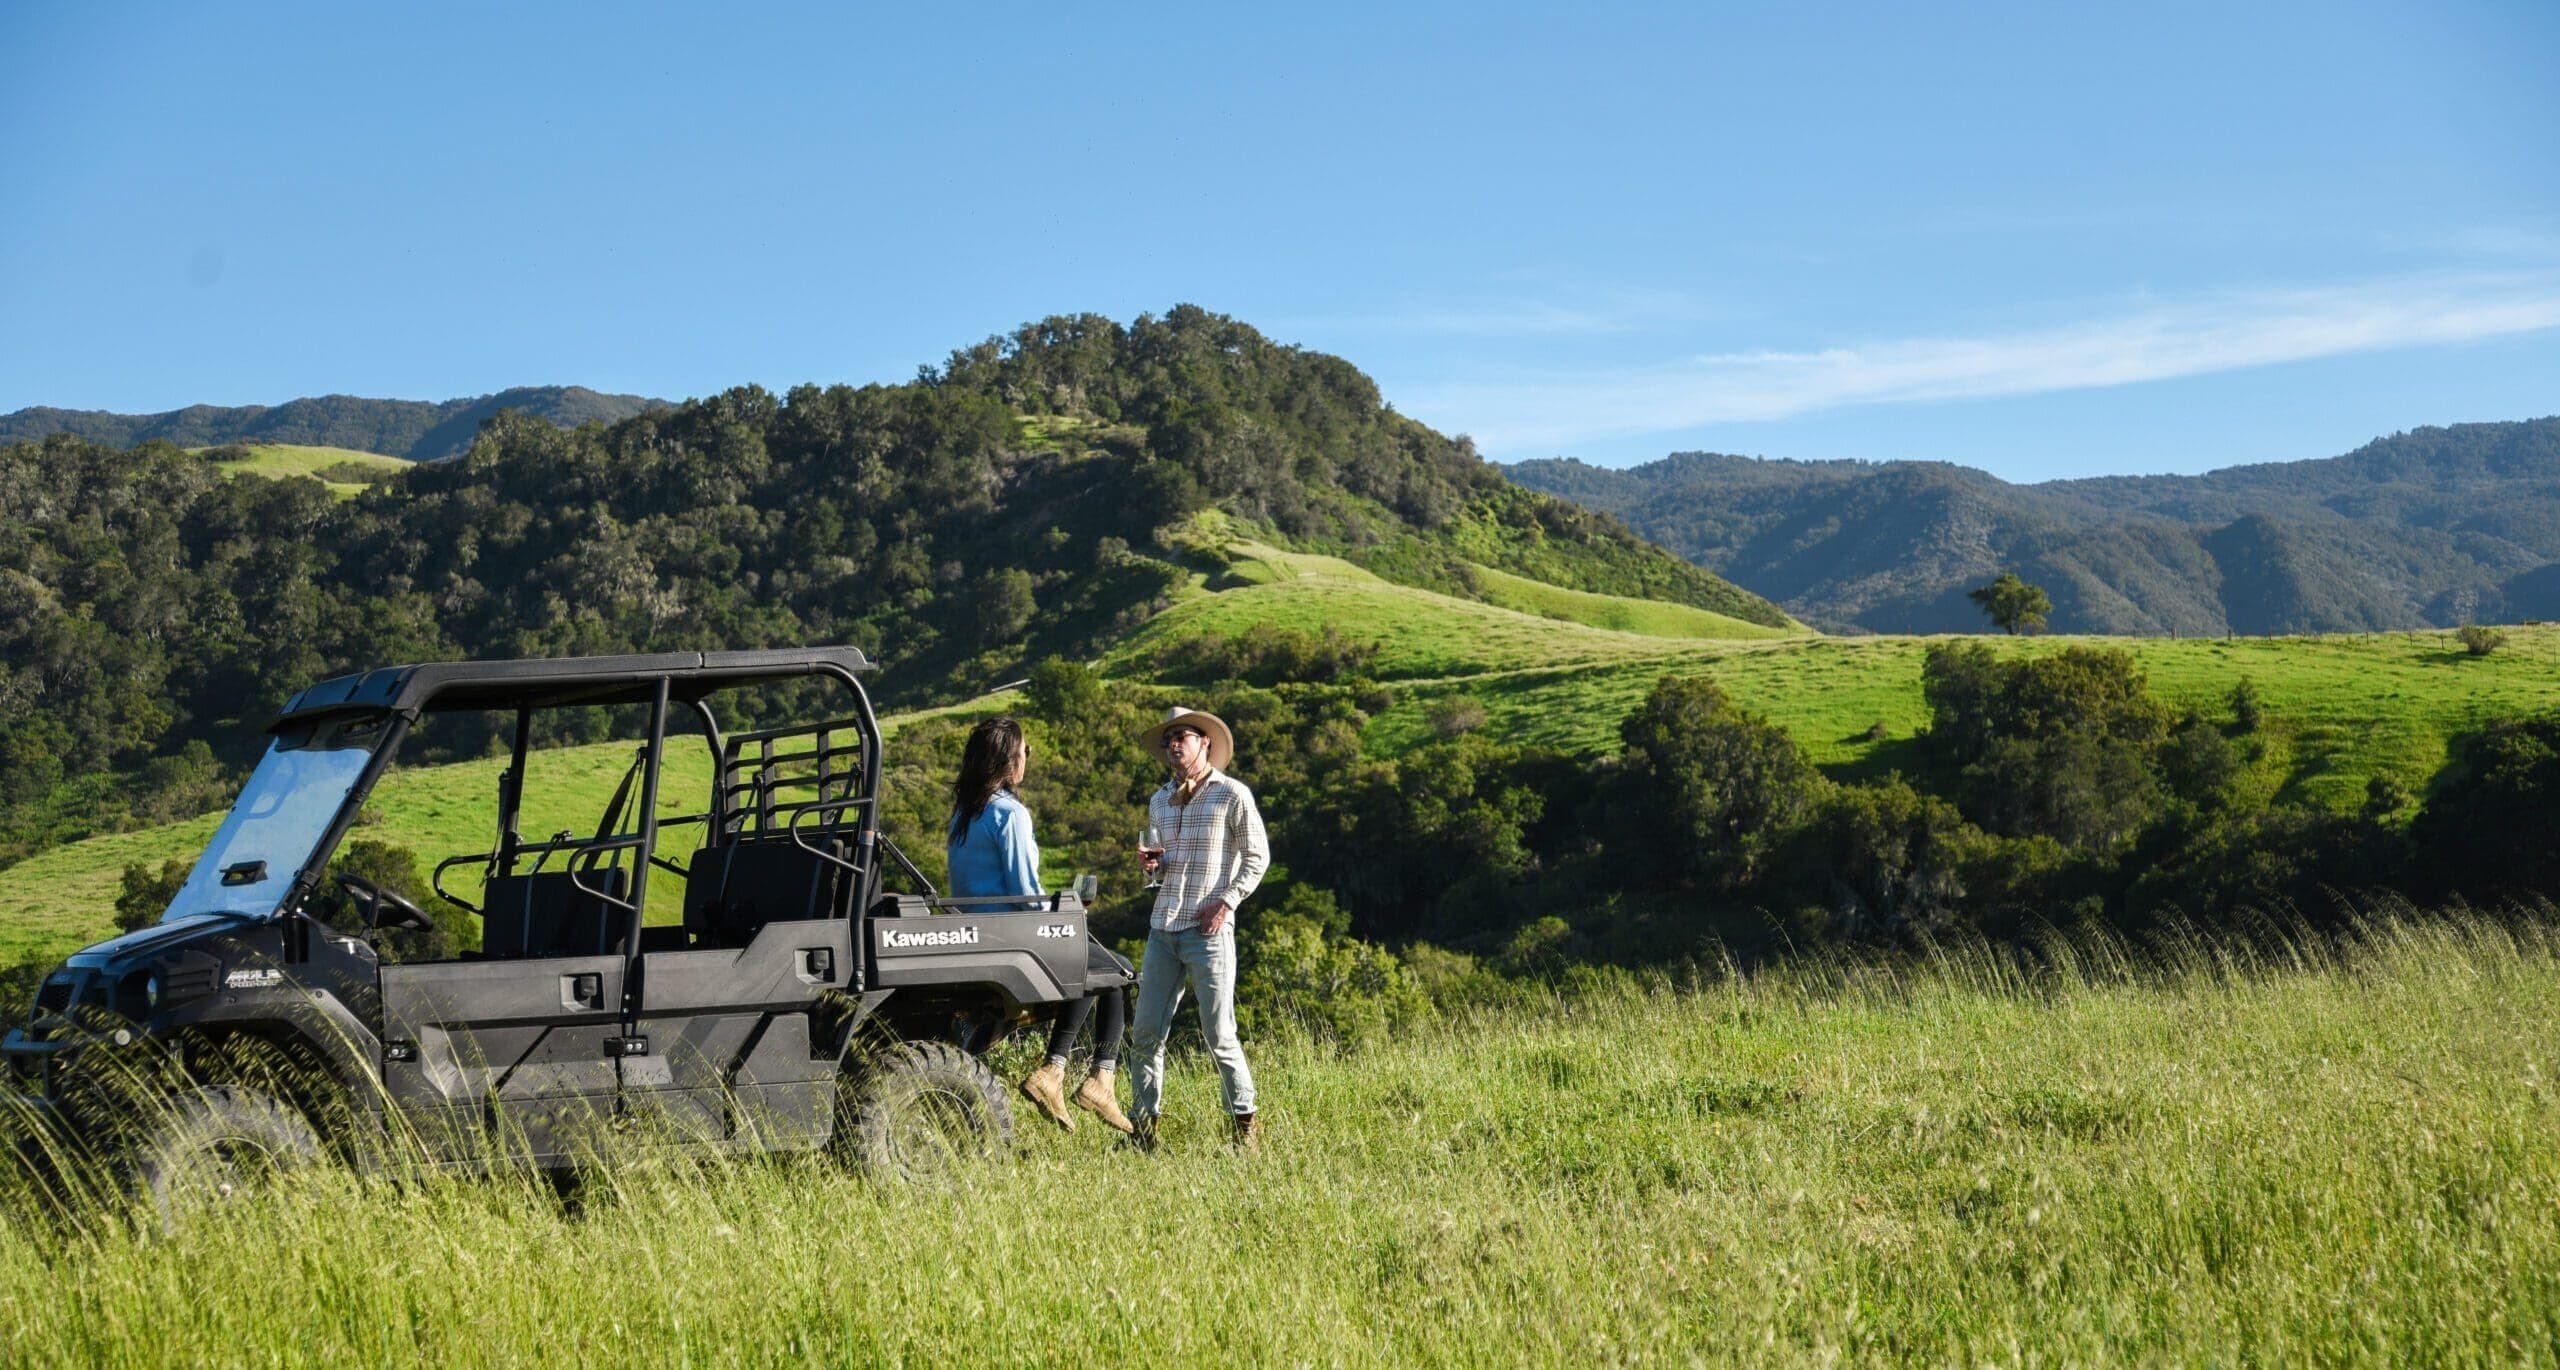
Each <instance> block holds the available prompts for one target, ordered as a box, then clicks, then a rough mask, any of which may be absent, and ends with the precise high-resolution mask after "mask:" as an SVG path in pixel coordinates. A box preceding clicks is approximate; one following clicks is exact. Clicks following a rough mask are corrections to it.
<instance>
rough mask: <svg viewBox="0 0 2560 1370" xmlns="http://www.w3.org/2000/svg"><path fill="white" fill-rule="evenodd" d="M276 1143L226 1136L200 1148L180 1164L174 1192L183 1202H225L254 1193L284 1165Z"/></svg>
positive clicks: (174, 1196) (176, 1197)
mask: <svg viewBox="0 0 2560 1370" xmlns="http://www.w3.org/2000/svg"><path fill="white" fill-rule="evenodd" d="M281 1168H282V1166H281V1163H280V1161H279V1158H278V1156H277V1154H276V1151H275V1149H274V1148H273V1147H270V1146H268V1145H266V1144H265V1143H263V1142H259V1141H255V1140H252V1139H250V1138H247V1137H226V1138H224V1139H222V1140H220V1141H217V1142H212V1143H209V1144H207V1145H205V1146H203V1147H201V1148H198V1149H197V1151H196V1152H195V1154H193V1155H192V1156H189V1157H188V1158H187V1163H186V1164H185V1165H183V1166H180V1167H179V1168H178V1173H177V1175H176V1177H175V1178H176V1181H177V1183H176V1184H174V1185H173V1186H172V1189H173V1190H174V1191H175V1192H174V1193H173V1195H172V1197H173V1198H175V1199H177V1200H178V1201H180V1202H181V1203H190V1204H224V1203H231V1202H233V1201H235V1200H237V1199H239V1198H241V1197H242V1196H243V1195H246V1194H249V1193H253V1192H255V1191H256V1190H257V1189H258V1188H260V1187H261V1186H262V1185H264V1184H265V1183H266V1181H268V1180H269V1179H271V1178H273V1177H274V1175H275V1173H276V1171H278V1170H279V1169H281Z"/></svg>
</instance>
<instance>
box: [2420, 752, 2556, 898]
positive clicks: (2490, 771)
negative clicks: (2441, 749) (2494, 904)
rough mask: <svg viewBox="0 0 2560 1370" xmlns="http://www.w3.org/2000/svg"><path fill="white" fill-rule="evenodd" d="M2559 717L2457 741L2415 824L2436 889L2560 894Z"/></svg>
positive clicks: (2475, 894)
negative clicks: (2555, 838)
mask: <svg viewBox="0 0 2560 1370" xmlns="http://www.w3.org/2000/svg"><path fill="white" fill-rule="evenodd" d="M2555 831H2560V714H2544V715H2541V716H2539V717H2536V718H2529V719H2505V720H2501V721H2499V722H2495V723H2491V724H2490V725H2489V726H2487V727H2486V728H2483V729H2481V730H2480V731H2479V732H2476V733H2472V734H2470V735H2468V736H2466V737H2463V738H2461V739H2459V740H2458V741H2457V742H2456V743H2455V746H2454V757H2453V760H2452V761H2451V762H2450V763H2448V764H2447V765H2446V767H2445V768H2444V770H2443V771H2442V772H2441V773H2440V774H2439V775H2438V776H2437V777H2436V781H2435V784H2434V786H2433V787H2432V790H2431V792H2430V794H2429V796H2428V799H2427V806H2426V808H2425V809H2423V810H2422V811H2420V812H2419V814H2418V817H2417V819H2416V821H2415V822H2413V823H2412V824H2411V825H2410V836H2411V837H2412V838H2413V839H2414V840H2415V841H2416V843H2417V845H2418V849H2419V850H2420V851H2422V852H2424V853H2426V859H2427V863H2428V865H2429V866H2430V867H2432V869H2433V876H2434V881H2435V883H2436V886H2437V887H2438V889H2439V890H2441V891H2444V892H2448V893H2456V894H2462V895H2466V896H2468V897H2470V898H2472V899H2475V900H2489V899H2496V898H2500V897H2504V896H2508V895H2542V896H2546V897H2547V896H2548V895H2549V894H2550V893H2551V891H2552V890H2554V889H2560V850H2555V849H2554V847H2553V846H2552V843H2551V836H2550V835H2551V834H2552V833H2553V832H2555Z"/></svg>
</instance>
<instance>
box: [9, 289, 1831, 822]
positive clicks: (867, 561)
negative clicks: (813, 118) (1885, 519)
mask: <svg viewBox="0 0 2560 1370" xmlns="http://www.w3.org/2000/svg"><path fill="white" fill-rule="evenodd" d="M213 455H216V454H207V456H204V457H200V456H192V455H189V454H188V453H186V452H183V451H181V450H179V449H178V448H177V447H175V446H171V445H167V444H164V443H158V442H154V443H148V444H145V445H143V446H141V447H138V448H135V449H133V450H131V451H119V450H116V449H114V448H111V447H107V446H104V445H100V444H97V443H93V442H89V441H86V440H83V439H80V438H76V437H69V436H55V437H52V438H48V439H46V440H45V441H44V442H42V443H22V444H17V445H14V446H11V447H8V448H6V449H0V580H5V582H6V591H7V592H6V594H5V595H0V855H6V856H15V855H23V854H24V853H25V852H27V851H29V850H31V849H34V848H35V847H38V846H41V845H44V844H46V843H50V842H53V841H58V840H62V839H65V838H68V837H72V836H76V835H79V834H81V833H86V832H90V831H96V830H100V829H103V828H108V827H115V826H122V825H127V824H133V823H147V822H151V821H156V820H159V819H164V818H170V817H176V816H181V815H184V814H189V813H194V812H199V811H201V810H203V809H205V808H207V807H211V806H214V805H216V804H218V803H219V802H220V801H221V800H222V798H223V797H225V794H226V787H227V785H228V784H229V783H230V778H231V777H232V776H234V775H235V774H236V773H237V769H238V766H239V764H240V762H241V761H242V759H243V753H242V750H241V749H242V748H243V747H246V746H251V745H254V743H255V738H254V736H253V735H252V734H253V729H252V728H250V727H248V726H244V725H250V724H254V723H255V722H256V721H257V720H258V719H259V718H260V717H262V716H263V715H264V714H265V713H266V712H267V711H268V710H270V709H272V708H273V707H275V706H276V705H277V704H278V703H279V702H280V701H281V700H283V699H284V698H285V697H286V696H287V695H288V694H290V693H291V692H292V691H293V690H294V689H295V688H297V687H298V686H299V685H301V684H302V683H304V682H307V681H309V680H312V679H315V678H318V677H321V676H324V675H328V674H331V673H335V672H339V671H344V670H348V669H351V668H354V667H357V666H362V665H367V664H378V663H382V662H389V661H404V660H419V659H433V658H449V657H456V656H463V655H471V656H483V657H504V656H553V655H565V654H577V653H601V652H617V651H648V650H675V649H683V648H721V647H755V646H765V645H773V644H783V643H802V642H852V643H857V644H860V645H861V646H863V647H864V648H865V649H866V650H869V651H871V652H872V653H873V654H874V655H876V656H877V657H878V658H880V659H881V660H883V661H885V662H886V663H887V669H886V670H885V671H884V672H883V674H882V677H881V679H880V680H879V682H878V688H879V689H880V690H881V691H882V694H883V697H884V699H885V700H886V701H887V702H888V703H890V704H892V705H915V704H925V703H933V702H939V701H943V700H948V699H954V698H959V697H965V696H967V695H970V694H974V693H976V692H978V691H979V690H982V689H984V688H985V687H987V686H989V685H991V684H994V683H996V682H998V681H1001V680H1006V679H1010V678H1012V677H1014V676H1016V675H1019V674H1020V673H1021V671H1022V670H1023V668H1024V667H1025V665H1026V664H1027V663H1029V662H1031V661H1033V660H1035V659H1037V658H1041V657H1045V656H1052V655H1060V656H1066V657H1070V658H1090V657H1092V656H1095V655H1097V654H1098V653H1099V652H1100V651H1101V650H1102V648H1103V647H1104V646H1105V645H1106V644H1108V643H1109V642H1111V641H1113V640H1115V639H1116V638H1117V637H1118V636H1119V635H1122V634H1125V633H1126V632H1128V631H1129V630H1130V629H1132V628H1134V627H1136V626H1137V625H1138V624H1140V623H1142V622H1144V621H1145V620H1146V619H1147V618H1148V617H1149V616H1150V615H1152V614H1153V613H1154V612H1156V610H1158V609H1159V608H1161V607H1162V606H1163V605H1164V604H1166V603H1167V602H1168V597H1169V595H1170V594H1171V593H1172V592H1173V590H1174V589H1175V588H1176V587H1177V586H1180V585H1183V584H1185V583H1186V582H1187V581H1188V579H1190V578H1193V577H1197V576H1200V575H1204V574H1215V573H1216V572H1217V571H1218V570H1219V566H1220V562H1219V554H1218V553H1217V552H1216V550H1215V549H1214V548H1207V547H1196V546H1193V545H1191V544H1189V543H1186V542H1185V541H1184V540H1183V538H1182V537H1181V536H1180V534H1179V532H1178V530H1180V529H1181V528H1183V527H1184V526H1186V524H1187V523H1188V522H1189V521H1190V520H1191V519H1192V518H1193V516H1195V515H1197V514H1199V513H1200V512H1202V511H1204V510H1207V509H1210V508H1212V507H1218V508H1222V509H1224V510H1226V511H1228V512H1229V514H1230V515H1232V516H1234V517H1236V518H1240V519H1243V520H1247V521H1252V522H1256V523H1259V524H1261V525H1263V526H1265V527H1267V529H1268V530H1269V533H1270V536H1272V537H1275V538H1280V539H1284V540H1294V541H1295V542H1297V543H1299V544H1301V545H1303V546H1306V547H1309V548H1313V549H1317V550H1327V551H1333V552H1337V553H1339V554H1341V555H1343V556H1346V557H1348V558H1351V559H1352V560H1354V561H1357V562H1359V563H1360V564H1361V565H1363V566H1366V567H1368V568H1369V569H1370V570H1372V571H1373V572H1375V573H1376V574H1379V575H1382V576H1384V577H1386V578H1387V579H1389V580H1393V581H1397V582H1400V583H1404V584H1409V585H1426V586H1431V587H1435V588H1439V589H1442V590H1445V591H1449V592H1452V593H1458V594H1484V595H1490V594H1494V593H1497V592H1500V591H1498V590H1497V589H1492V588H1486V589H1479V587H1478V585H1477V582H1478V581H1479V580H1480V579H1481V578H1482V572H1481V571H1480V570H1478V569H1477V568H1478V567H1486V566H1489V567H1493V568H1496V569H1498V570H1501V571H1505V572H1512V573H1516V574H1517V575H1520V576H1526V577H1531V578H1534V579H1536V580H1539V581H1542V582H1545V583H1547V584H1550V585H1555V586H1561V587H1564V588H1566V589H1573V590H1586V591H1603V592H1608V593H1612V594H1622V595H1633V596H1638V597H1646V598H1653V599H1658V600H1664V601H1669V602H1672V603H1677V604H1683V605H1688V606H1693V607H1696V608H1701V609H1709V610H1713V611H1716V612H1718V613H1721V614H1725V615H1728V616H1731V617H1734V618H1740V619H1745V620H1748V621H1750V622H1752V623H1757V624H1762V625H1783V624H1785V623H1786V622H1787V620H1786V618H1785V616H1784V615H1783V614H1781V613H1779V612H1778V611H1777V610H1776V609H1775V608H1773V607H1772V606H1770V605H1768V604H1767V603H1765V602H1764V601H1761V600H1759V599H1757V598H1756V597H1753V596H1751V595H1748V594H1744V593H1742V592H1739V591H1736V590H1734V589H1733V588H1732V587H1731V586H1729V585H1726V584H1725V583H1724V582H1722V581H1720V580H1718V579H1717V578H1716V577H1714V576H1713V575H1710V574H1708V573H1706V572H1704V571H1701V570H1699V569H1698V568H1696V567H1693V566H1690V565H1688V564H1686V563H1684V562H1681V561H1680V560H1678V559H1677V558H1674V557H1671V556H1669V555H1667V554H1665V553H1664V552H1662V551H1661V550H1660V549H1658V548H1655V547H1653V546H1651V545H1649V544H1646V543H1643V542H1641V541H1639V540H1638V539H1636V538H1635V537H1633V536H1632V535H1631V534H1629V533H1628V532H1627V531H1626V530H1625V528H1624V527H1622V526H1621V525H1619V524H1618V523H1617V522H1616V520H1614V519H1612V518H1610V517H1608V516H1606V515H1595V514H1591V513H1589V512H1586V511H1584V510H1581V509H1579V508H1577V507H1575V506H1572V505H1568V504H1565V503H1563V502H1561V501H1556V500H1552V499H1549V498H1547V497H1545V496H1540V495H1536V494H1532V493H1530V492H1527V491H1524V490H1521V489H1518V488H1517V487H1514V486H1511V485H1509V484H1507V483H1506V482H1504V481H1503V480H1502V478H1501V476H1500V475H1499V474H1498V473H1497V472H1495V471H1494V470H1493V469H1492V468H1491V467H1489V466H1488V465H1487V464H1486V463H1484V462H1483V461H1481V460H1480V459H1479V458H1478V457H1477V456H1476V454H1475V452H1474V451H1473V450H1472V448H1471V447H1470V446H1469V445H1468V444H1467V443H1465V442H1464V441H1463V440H1452V439H1449V438H1445V437H1442V436H1441V435H1439V434H1437V433H1434V432H1432V431H1431V430H1429V429H1427V428H1425V427H1423V426H1422V425H1420V424H1418V423H1415V422H1413V421H1412V420H1409V419H1406V418H1404V417H1402V416H1400V415H1398V414H1396V413H1395V412H1394V411H1393V410H1391V409H1389V408H1388V407H1387V406H1386V405H1384V404H1383V403H1382V402H1381V400H1380V398H1379V395H1378V392H1377V389H1376V387H1375V386H1374V385H1373V384H1372V383H1371V382H1370V381H1369V380H1368V378H1367V377H1365V376H1363V375H1361V374H1360V373H1359V372H1358V371H1357V370H1355V369H1354V368H1352V367H1351V366H1350V365H1349V364H1348V363H1345V362H1343V361H1341V360H1339V359H1337V358H1333V357H1327V356H1321V355H1318V354H1313V353H1308V352H1303V351H1300V350H1298V349H1295V348H1288V347H1282V346H1278V345H1276V344H1273V343H1271V342H1270V341H1268V340H1266V339H1264V338H1263V337H1262V336H1261V335H1260V334H1258V333H1256V332H1255V331H1254V330H1252V329H1251V328H1249V327H1246V326H1245V325H1243V324H1241V323H1237V322H1235V321H1233V320H1231V319H1226V318H1223V317H1220V316H1217V315H1213V314H1209V313H1206V312H1204V311H1201V310H1197V309H1191V308H1181V309H1176V310H1174V311H1172V312H1171V313H1169V314H1167V315H1165V316H1163V317H1161V318H1156V317H1142V318H1140V319H1139V320H1137V321H1136V322H1135V323H1133V324H1131V325H1128V326H1125V327H1124V326H1122V325H1120V324H1118V323H1115V322H1113V321H1111V320H1108V319H1102V318H1098V317H1092V316H1084V317H1078V318H1058V319H1051V320H1047V321H1045V322H1042V323H1039V324H1035V325H1031V326H1027V327H1025V328H1024V329H1022V330H1020V331H1019V332H1017V333H1015V334H1014V335H1012V336H1010V337H1005V338H999V339H993V340H990V341H988V342H987V343H985V344H982V345H980V346H978V347H974V348H971V349H968V350H966V351H963V352H961V353H957V354H955V355H954V356H953V357H952V358H951V359H950V361H949V363H948V364H947V365H945V366H942V367H939V368H934V369H931V370H929V371H928V372H927V373H926V374H924V375H923V376H922V377H920V378H919V379H918V380H917V381H915V382H913V383H910V384H906V385H897V386H869V387H864V388H861V389H854V388H851V387H845V386H836V387H832V388H825V389H821V388H819V387H815V386H803V387H800V388H797V389H795V390H793V391H792V392H791V393H790V394H788V395H786V396H780V397H777V396H774V395H772V394H769V393H767V392H765V391H763V390H761V389H758V388H755V387H744V388H741V389H737V390H732V391H729V392H727V393H724V394H721V395H717V396H713V397H711V398H709V399H706V400H701V401H697V402H694V403H689V404H686V405H684V406H681V407H678V408H674V409H665V410H650V411H648V412H644V413H641V414H637V415H634V416H632V417H630V418H627V419H624V420H623V421H621V422H619V423H617V424H614V425H612V426H610V427H600V426H589V427H585V428H581V429H577V430H564V429H561V428H559V427H556V426H554V425H552V424H551V423H548V422H545V421H542V420H539V419H534V418H530V417H527V416H524V415H520V414H513V413H507V414H502V415H500V416H499V417H497V418H496V419H494V420H493V421H492V422H491V423H490V424H489V425H488V426H487V427H486V428H485V429H483V430H482V431H481V432H480V433H479V435H478V436H477V438H476V439H475V440H474V441H473V443H472V445H471V447H470V449H469V450H468V451H467V452H466V453H465V454H464V455H463V456H462V457H461V458H460V459H458V460H455V461H449V462H439V463H434V464H431V465H421V466H418V467H415V468H413V469H411V470H409V471H407V472H405V473H404V474H402V475H401V477H400V478H399V479H396V480H393V481H389V482H386V483H383V484H380V485H376V486H373V487H371V488H369V489H368V490H366V491H365V493H363V494H362V495H361V496H359V497H357V498H354V499H350V500H345V501H340V500H337V499H335V498H334V497H333V496H332V495H331V493H330V492H329V491H328V489H327V488H326V487H324V486H322V485H321V484H320V483H319V482H317V481H311V480H287V481H269V480H265V479H261V478H257V477H255V476H242V477H239V478H235V479H228V480H226V479H225V478H224V477H223V476H222V475H221V474H220V472H219V471H218V470H217V469H216V467H215V465H214V464H213V462H212V461H211V460H209V459H208V458H209V457H210V456H213ZM468 741H469V740H468V739H463V740H462V741H461V742H460V743H458V744H457V745H461V746H467V745H468Z"/></svg>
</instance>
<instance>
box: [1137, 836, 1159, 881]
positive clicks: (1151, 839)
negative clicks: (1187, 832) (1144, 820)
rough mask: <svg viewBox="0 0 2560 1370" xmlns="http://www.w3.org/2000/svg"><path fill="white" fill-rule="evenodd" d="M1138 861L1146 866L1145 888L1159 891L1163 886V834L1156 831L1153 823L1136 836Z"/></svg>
mask: <svg viewBox="0 0 2560 1370" xmlns="http://www.w3.org/2000/svg"><path fill="white" fill-rule="evenodd" d="M1138 859H1139V860H1140V861H1142V862H1144V863H1145V864H1146V869H1147V888H1148V889H1151V890H1152V889H1161V888H1162V887H1163V886H1164V834H1163V833H1161V832H1159V831H1157V830H1156V825H1155V824H1153V823H1149V824H1148V825H1147V826H1146V828H1145V830H1143V831H1141V832H1140V833H1139V834H1138Z"/></svg>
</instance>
